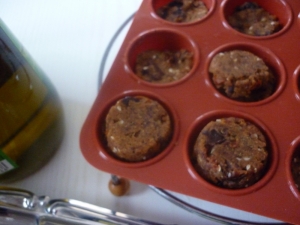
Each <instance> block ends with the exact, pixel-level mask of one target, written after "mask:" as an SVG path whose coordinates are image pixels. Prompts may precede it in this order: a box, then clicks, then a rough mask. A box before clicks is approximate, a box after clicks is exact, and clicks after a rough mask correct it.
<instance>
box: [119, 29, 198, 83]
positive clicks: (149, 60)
mask: <svg viewBox="0 0 300 225" xmlns="http://www.w3.org/2000/svg"><path fill="white" fill-rule="evenodd" d="M125 60H126V70H127V71H128V72H129V73H130V74H131V75H132V76H133V77H134V78H135V79H136V80H138V82H140V83H144V84H147V85H152V86H156V87H158V86H166V85H167V86H168V85H174V84H177V83H179V82H181V81H183V80H185V79H187V78H188V77H189V76H190V75H191V74H192V73H193V72H194V71H195V69H196V66H197V64H198V61H199V53H198V49H197V47H196V44H195V42H194V41H193V40H191V39H190V38H189V37H187V36H185V35H184V34H182V33H180V32H178V31H174V30H167V29H155V30H150V31H146V32H144V33H142V34H140V35H139V36H138V37H137V38H135V39H134V40H133V41H132V42H131V43H130V44H129V48H128V49H127V52H126V59H125Z"/></svg>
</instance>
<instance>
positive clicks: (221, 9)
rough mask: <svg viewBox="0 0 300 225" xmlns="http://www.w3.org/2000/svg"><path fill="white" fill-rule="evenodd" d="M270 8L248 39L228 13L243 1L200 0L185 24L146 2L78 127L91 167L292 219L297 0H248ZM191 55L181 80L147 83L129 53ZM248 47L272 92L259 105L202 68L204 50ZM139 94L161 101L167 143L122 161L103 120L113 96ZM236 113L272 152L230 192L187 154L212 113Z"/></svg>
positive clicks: (299, 38)
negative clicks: (201, 13)
mask: <svg viewBox="0 0 300 225" xmlns="http://www.w3.org/2000/svg"><path fill="white" fill-rule="evenodd" d="M253 1H254V2H256V3H258V5H260V6H261V7H263V8H264V9H266V10H267V11H269V12H270V13H271V14H273V15H276V16H277V17H278V19H279V21H280V23H281V24H282V29H281V30H280V31H279V32H277V33H275V34H272V35H269V36H263V37H255V36H249V35H246V34H242V33H239V32H238V31H236V30H234V29H233V28H232V27H231V26H230V25H229V24H228V22H227V17H228V16H229V15H231V14H232V13H233V11H234V9H235V8H236V7H237V6H239V5H241V4H243V3H244V2H246V1H245V0H223V1H222V0H203V2H204V3H205V4H206V6H207V7H208V13H207V15H206V16H205V17H204V18H202V19H200V20H199V21H195V22H191V23H184V24H178V23H172V22H168V21H165V20H163V19H162V18H160V17H158V16H157V15H156V13H155V11H156V9H157V8H159V7H161V6H163V5H166V4H167V3H168V2H170V0H145V1H143V3H142V5H141V7H140V9H139V10H138V11H137V13H136V15H135V17H134V19H133V22H132V25H131V27H130V29H129V31H128V34H127V36H126V37H125V40H124V42H123V44H122V46H121V48H120V50H119V53H118V54H117V56H116V59H115V61H114V63H113V65H112V67H111V70H110V72H109V74H108V76H107V78H106V80H105V81H104V83H103V85H102V87H101V89H100V91H99V93H98V96H97V98H96V100H95V102H94V104H93V106H92V108H91V111H90V113H89V115H88V117H87V119H86V121H85V123H84V125H83V128H82V131H81V136H80V144H81V149H82V153H83V155H84V157H85V158H86V160H87V161H88V162H89V163H90V164H91V165H93V166H94V167H96V168H97V169H99V170H102V171H105V172H108V173H111V174H116V175H119V176H122V177H126V178H128V179H132V180H137V181H139V182H144V183H146V184H151V185H154V186H157V187H160V188H164V189H168V190H172V191H175V192H179V193H183V194H186V195H190V196H194V197H197V198H200V199H204V200H208V201H211V202H215V203H219V204H223V205H226V206H230V207H234V208H238V209H241V210H245V211H249V212H253V213H257V214H260V215H264V216H267V217H271V218H275V219H278V220H282V221H286V222H289V223H294V224H297V223H298V224H300V213H299V212H300V192H299V191H298V189H297V188H296V185H295V184H294V181H293V178H292V175H291V172H290V171H291V170H290V166H291V160H292V155H293V153H294V151H296V150H297V149H300V126H299V124H300V116H299V115H298V113H299V112H300V13H299V12H300V1H297V0H270V1H265V0H253ZM150 49H151V50H165V49H167V50H179V49H187V50H189V51H191V52H193V55H194V65H193V67H192V69H191V71H190V72H189V73H188V74H187V75H186V76H185V77H184V78H183V79H181V80H178V81H176V82H173V83H169V84H154V83H149V82H146V81H143V80H141V79H140V78H138V76H136V75H135V73H134V63H135V59H136V57H137V55H138V54H139V53H141V52H142V51H145V50H150ZM234 49H239V50H247V51H250V52H252V53H254V54H256V55H257V56H259V57H260V58H262V59H263V60H264V61H265V63H266V64H267V65H268V66H269V67H270V68H271V70H272V71H273V73H274V74H275V77H276V90H275V92H274V94H272V95H271V96H270V97H268V98H266V99H264V100H261V101H258V102H239V101H234V100H232V99H228V98H227V97H225V96H223V95H222V94H220V93H219V92H218V91H217V90H216V89H215V88H214V86H213V85H212V82H211V79H210V76H209V73H208V67H209V64H210V61H211V60H212V57H213V56H214V55H216V54H217V53H219V52H222V51H226V50H234ZM129 95H144V96H148V97H150V98H152V99H156V100H157V101H159V102H160V103H161V104H162V105H163V106H165V108H166V109H167V110H168V111H169V113H170V115H171V118H172V121H173V123H174V134H173V138H172V140H171V143H170V144H169V145H168V147H167V148H166V149H165V150H164V151H163V152H162V153H161V154H159V155H158V156H156V157H155V158H153V159H150V160H147V161H144V162H138V163H128V162H122V161H119V160H117V159H114V158H113V157H111V156H110V154H108V153H107V151H106V146H105V144H104V141H103V135H102V134H101V127H102V125H103V123H104V121H105V116H106V113H107V112H108V110H109V108H110V106H111V105H113V104H114V103H115V102H116V101H117V100H118V99H120V98H122V97H124V96H129ZM229 116H236V117H240V118H244V119H246V120H248V121H251V122H252V123H254V124H255V125H257V126H258V127H259V128H260V129H261V130H262V131H263V132H264V134H265V136H266V137H267V141H268V146H269V152H270V156H271V159H270V163H269V167H268V170H267V172H266V174H265V175H264V176H263V178H262V179H261V180H260V181H258V182H257V183H256V184H254V185H252V186H250V187H247V188H244V189H237V190H229V189H223V188H220V187H217V186H214V185H212V184H210V183H208V182H207V181H205V180H204V179H203V178H202V177H201V176H200V175H199V174H197V172H196V170H195V169H194V168H193V165H192V163H191V160H190V152H191V149H192V148H193V145H194V143H195V140H196V138H197V135H198V134H199V132H200V130H201V129H202V128H203V127H204V126H205V125H206V124H207V123H208V122H209V121H211V120H215V119H217V118H221V117H229Z"/></svg>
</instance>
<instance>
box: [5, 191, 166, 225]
mask: <svg viewBox="0 0 300 225" xmlns="http://www.w3.org/2000/svg"><path fill="white" fill-rule="evenodd" d="M20 223H21V224H24V225H25V224H26V225H27V224H28V225H54V224H55V225H70V224H72V225H79V224H83V225H94V224H95V225H99V224H105V225H163V224H160V223H156V222H152V221H147V220H143V219H141V218H137V217H134V216H131V215H128V214H124V213H121V212H117V211H113V210H110V209H106V208H103V207H100V206H96V205H92V204H89V203H86V202H82V201H78V200H74V199H50V197H48V196H36V195H35V194H33V193H32V192H30V191H27V190H23V189H16V188H9V187H0V224H5V225H17V224H18V225H19V224H20Z"/></svg>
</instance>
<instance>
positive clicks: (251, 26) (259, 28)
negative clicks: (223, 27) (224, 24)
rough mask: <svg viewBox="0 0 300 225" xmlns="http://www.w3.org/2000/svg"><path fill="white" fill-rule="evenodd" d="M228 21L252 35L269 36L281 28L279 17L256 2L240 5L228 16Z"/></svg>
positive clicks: (240, 30) (235, 27) (241, 30)
mask: <svg viewBox="0 0 300 225" xmlns="http://www.w3.org/2000/svg"><path fill="white" fill-rule="evenodd" d="M228 23H229V24H230V25H231V26H232V27H233V28H234V29H236V30H238V31H239V32H241V33H244V34H248V35H252V36H267V35H270V34H273V33H276V32H277V31H279V30H280V29H281V24H280V22H279V20H278V18H277V17H276V16H275V15H272V14H270V13H269V12H268V11H266V10H265V9H263V8H262V7H260V6H259V5H258V4H257V3H255V2H245V3H244V4H242V5H240V6H238V7H237V8H236V9H235V12H234V13H233V14H232V15H231V16H229V17H228Z"/></svg>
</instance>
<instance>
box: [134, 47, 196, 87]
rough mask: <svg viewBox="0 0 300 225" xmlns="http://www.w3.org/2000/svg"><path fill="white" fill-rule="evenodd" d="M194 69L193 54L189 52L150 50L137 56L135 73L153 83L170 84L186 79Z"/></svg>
mask: <svg viewBox="0 0 300 225" xmlns="http://www.w3.org/2000/svg"><path fill="white" fill-rule="evenodd" d="M192 67H193V54H192V53H191V52H189V51H187V50H184V49H182V50H179V51H169V50H166V51H156V50H149V51H144V52H142V53H140V54H139V55H138V56H137V59H136V64H135V73H136V75H137V76H138V77H140V78H141V79H143V80H145V81H148V82H152V83H170V82H174V81H177V80H179V79H181V78H182V77H184V76H185V75H186V74H187V73H188V72H190V70H191V69H192Z"/></svg>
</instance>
